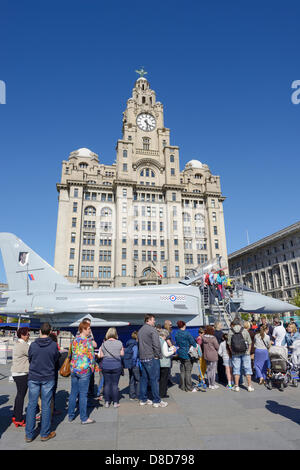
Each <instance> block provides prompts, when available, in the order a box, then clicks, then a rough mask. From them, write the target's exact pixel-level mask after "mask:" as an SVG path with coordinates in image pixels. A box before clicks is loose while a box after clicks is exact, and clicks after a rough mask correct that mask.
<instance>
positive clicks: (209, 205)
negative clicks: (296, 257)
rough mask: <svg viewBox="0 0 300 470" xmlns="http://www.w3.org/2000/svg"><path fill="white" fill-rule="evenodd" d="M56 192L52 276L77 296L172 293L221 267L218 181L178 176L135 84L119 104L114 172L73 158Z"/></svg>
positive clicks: (152, 103)
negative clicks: (150, 290) (157, 289)
mask: <svg viewBox="0 0 300 470" xmlns="http://www.w3.org/2000/svg"><path fill="white" fill-rule="evenodd" d="M57 190H58V193H59V205H58V220H57V234H56V247H55V268H56V269H57V270H58V271H59V272H60V273H62V274H63V275H64V276H66V277H67V278H68V279H69V280H71V281H74V282H80V284H81V285H82V286H83V287H86V288H88V287H99V286H100V287H105V286H110V287H121V286H123V287H125V286H134V285H142V284H158V283H172V282H176V283H177V282H178V281H179V279H180V278H182V277H183V276H184V275H185V273H186V272H187V271H188V270H190V269H191V268H195V267H197V266H198V265H199V264H202V263H203V262H205V261H207V260H209V259H211V258H214V257H217V256H222V257H224V258H225V259H226V260H227V249H226V238H225V228H224V215H223V201H224V199H225V198H224V196H223V195H222V192H221V186H220V177H219V176H215V175H212V174H211V172H210V170H209V167H208V166H207V165H206V164H202V163H201V162H200V161H198V160H190V161H189V162H188V163H187V164H186V165H185V168H184V170H183V171H180V161H179V147H178V146H175V145H171V143H170V129H168V128H166V127H165V124H164V109H163V105H162V103H160V102H159V101H156V95H155V92H154V91H153V90H151V88H150V85H149V82H148V80H147V79H146V78H145V77H140V78H138V80H137V81H136V83H135V86H134V88H133V91H132V97H131V98H129V99H128V101H127V107H126V109H125V111H124V113H123V126H122V138H121V139H119V140H118V142H117V146H116V162H115V163H114V164H112V165H107V164H105V163H103V162H102V161H100V159H99V156H98V155H97V154H96V153H94V152H92V151H91V150H89V149H86V148H81V149H78V150H76V151H73V152H71V153H70V155H69V158H68V160H65V161H63V162H62V173H61V181H60V183H58V184H57Z"/></svg>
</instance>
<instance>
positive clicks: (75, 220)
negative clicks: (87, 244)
mask: <svg viewBox="0 0 300 470" xmlns="http://www.w3.org/2000/svg"><path fill="white" fill-rule="evenodd" d="M76 222H77V219H76V217H72V227H76Z"/></svg>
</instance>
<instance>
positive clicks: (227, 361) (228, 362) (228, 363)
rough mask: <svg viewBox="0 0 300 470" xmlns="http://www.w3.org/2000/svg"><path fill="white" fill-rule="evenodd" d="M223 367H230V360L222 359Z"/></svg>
mask: <svg viewBox="0 0 300 470" xmlns="http://www.w3.org/2000/svg"><path fill="white" fill-rule="evenodd" d="M223 365H224V367H232V360H231V359H230V358H228V359H223Z"/></svg>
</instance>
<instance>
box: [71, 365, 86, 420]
mask: <svg viewBox="0 0 300 470" xmlns="http://www.w3.org/2000/svg"><path fill="white" fill-rule="evenodd" d="M90 378H91V371H90V369H89V372H87V373H86V374H76V373H75V372H72V373H71V392H70V397H69V409H68V415H69V419H70V420H72V419H74V418H75V408H76V400H77V397H78V395H79V414H80V419H81V421H82V422H83V421H86V420H87V419H88V415H87V395H88V390H89V385H90Z"/></svg>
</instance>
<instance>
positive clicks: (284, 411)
mask: <svg viewBox="0 0 300 470" xmlns="http://www.w3.org/2000/svg"><path fill="white" fill-rule="evenodd" d="M266 409H267V410H269V411H271V413H274V414H278V415H281V416H284V417H285V418H288V419H290V420H291V421H294V423H296V424H300V413H299V408H292V407H291V406H286V405H280V404H279V403H278V402H277V401H274V400H267V402H266Z"/></svg>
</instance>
